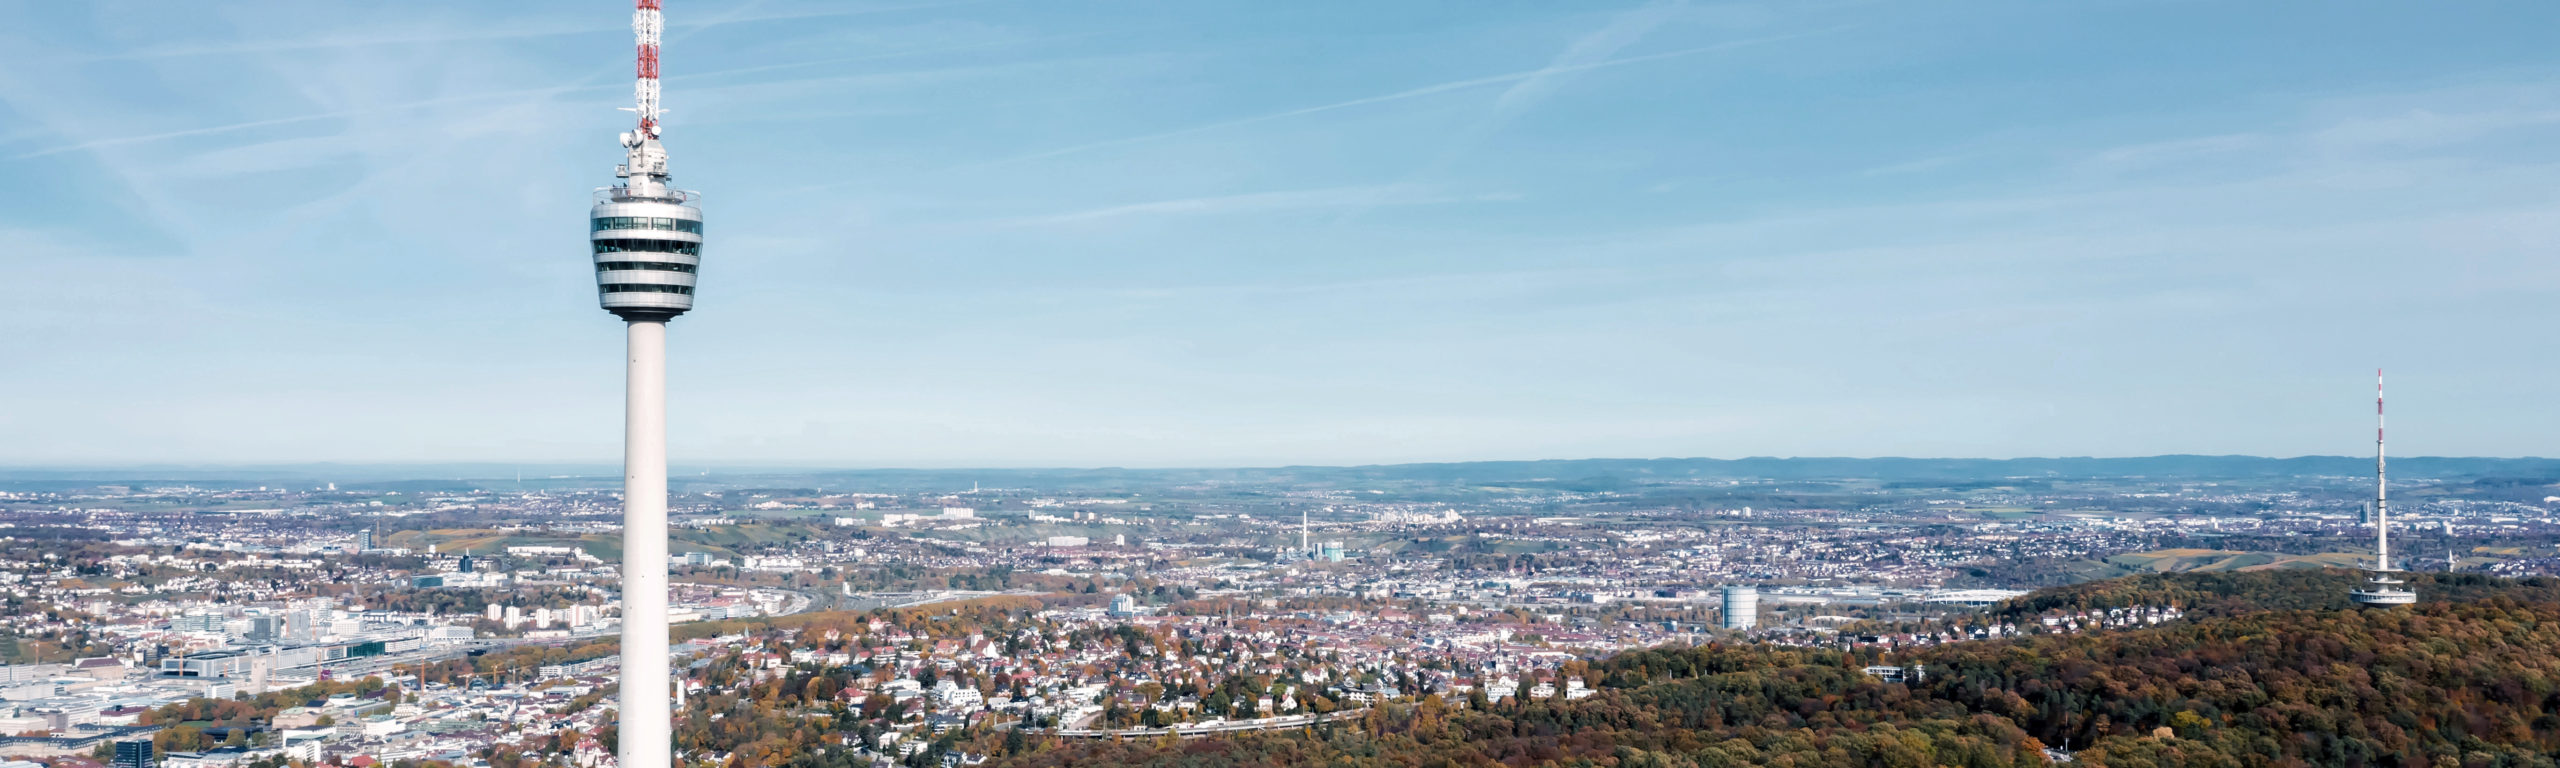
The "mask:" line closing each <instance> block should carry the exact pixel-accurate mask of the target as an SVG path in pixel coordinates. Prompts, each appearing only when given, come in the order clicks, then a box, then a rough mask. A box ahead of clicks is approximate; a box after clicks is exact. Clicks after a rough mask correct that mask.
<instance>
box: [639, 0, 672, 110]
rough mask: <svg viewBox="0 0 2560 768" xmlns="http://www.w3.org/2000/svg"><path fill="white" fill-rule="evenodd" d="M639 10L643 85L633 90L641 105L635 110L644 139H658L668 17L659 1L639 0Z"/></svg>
mask: <svg viewBox="0 0 2560 768" xmlns="http://www.w3.org/2000/svg"><path fill="white" fill-rule="evenodd" d="M637 2H638V6H639V7H638V9H637V10H634V11H632V13H631V32H632V36H633V37H636V38H638V40H639V44H640V71H639V83H638V84H636V85H634V86H633V88H632V95H633V96H634V97H635V98H636V100H637V101H638V104H637V105H636V106H634V107H633V108H632V110H631V111H633V112H638V113H640V138H643V139H654V138H657V137H658V37H659V33H661V32H664V31H666V28H667V20H666V17H665V16H664V15H662V14H660V13H659V12H658V2H659V0H637Z"/></svg>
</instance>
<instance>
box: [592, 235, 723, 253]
mask: <svg viewBox="0 0 2560 768" xmlns="http://www.w3.org/2000/svg"><path fill="white" fill-rule="evenodd" d="M591 242H593V243H594V244H595V249H596V252H597V253H681V254H684V255H687V256H699V255H701V254H702V244H701V243H688V242H685V241H682V240H636V239H635V240H624V239H619V238H617V239H611V240H595V241H591Z"/></svg>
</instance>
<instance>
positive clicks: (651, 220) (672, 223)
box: [590, 216, 702, 235]
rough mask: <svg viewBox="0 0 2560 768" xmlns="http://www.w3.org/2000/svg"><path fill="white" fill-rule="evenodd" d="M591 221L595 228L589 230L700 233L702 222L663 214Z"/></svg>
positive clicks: (598, 218) (615, 217) (601, 218)
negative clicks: (668, 216)
mask: <svg viewBox="0 0 2560 768" xmlns="http://www.w3.org/2000/svg"><path fill="white" fill-rule="evenodd" d="M592 223H593V226H594V227H595V228H594V229H592V230H590V231H594V232H602V231H605V230H608V229H662V230H666V231H669V232H688V233H692V234H696V235H699V234H702V222H699V221H695V220H693V219H671V218H667V217H664V216H598V217H595V218H594V219H593V220H592Z"/></svg>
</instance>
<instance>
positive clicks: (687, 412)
mask: <svg viewBox="0 0 2560 768" xmlns="http://www.w3.org/2000/svg"><path fill="white" fill-rule="evenodd" d="M668 5H669V8H668V10H667V14H668V17H669V21H670V25H671V28H670V30H669V32H668V42H667V45H666V54H665V57H664V59H665V73H666V77H667V79H666V86H665V87H666V96H665V102H666V104H667V106H668V108H669V110H670V112H669V115H668V119H667V129H666V141H667V144H668V146H669V149H670V153H671V155H672V158H673V167H674V169H675V171H676V175H677V180H678V181H679V182H680V183H681V184H683V185H684V186H687V187H692V188H697V189H700V190H702V191H703V192H704V193H705V194H706V195H707V199H706V204H705V208H706V212H707V217H708V218H709V220H710V236H711V244H710V246H709V247H708V248H707V249H706V251H705V253H706V256H705V261H706V267H705V269H704V271H703V278H702V279H703V285H704V288H703V292H702V294H701V295H700V296H699V297H698V309H697V310H696V312H695V313H694V314H692V315H690V316H687V317H685V318H683V319H681V320H679V321H677V323H676V325H675V327H674V330H673V333H672V339H673V341H672V345H673V355H674V366H673V371H672V373H671V377H672V378H671V391H672V396H671V400H672V416H671V423H672V437H673V442H674V445H673V451H672V453H673V456H674V458H675V459H676V460H677V461H679V462H752V463H794V464H822V465H845V466H955V465H960V466H998V465H1074V466H1090V465H1126V466H1147V465H1221V464H1270V463H1283V462H1288V463H1363V462H1393V461H1415V460H1464V459H1525V458H1572V457H1592V456H1718V457H1738V456H1752V455H1776V456H1786V455H1846V456H1877V455H1910V456H2022V455H2139V454H2154V453H2252V454H2271V455H2298V454H2314V453H2318V454H2358V453H2363V452H2365V451H2367V450H2369V446H2368V445H2367V444H2366V442H2365V441H2366V440H2368V439H2369V438H2368V437H2367V436H2368V435H2369V434H2370V433H2369V432H2368V429H2369V425H2368V424H2367V423H2366V422H2365V416H2364V413H2365V405H2364V400H2365V398H2366V397H2368V394H2367V392H2368V391H2369V388H2370V382H2369V381H2368V380H2367V379H2368V377H2369V375H2370V372H2371V370H2372V369H2373V368H2375V367H2377V366H2380V367H2387V368H2390V369H2391V370H2392V372H2393V377H2392V381H2393V382H2394V387H2393V392H2394V393H2395V394H2396V397H2395V398H2394V400H2393V403H2394V406H2395V407H2394V409H2393V412H2394V414H2395V415H2397V416H2398V417H2399V418H2398V419H2397V420H2396V421H2397V424H2398V426H2397V428H2396V429H2395V430H2393V435H2394V437H2395V438H2396V439H2395V442H2394V446H2395V448H2394V452H2395V453H2401V454H2433V455H2551V454H2554V453H2560V445H2555V442H2554V441H2555V439H2560V408H2554V407H2552V393H2553V391H2554V390H2553V382H2554V381H2556V380H2560V343H2555V341H2554V333H2553V329H2554V328H2555V327H2560V301H2555V298H2560V260H2555V259H2554V258H2553V252H2554V249H2555V246H2560V165H2555V163H2560V77H2555V75H2560V48H2555V47H2554V46H2552V45H2551V44H2550V43H2551V37H2550V30H2552V29H2554V28H2560V5H2554V4H2547V3H2509V4H2496V5H2492V4H2468V3H2384V2H2362V3H2352V2H2351V3H2222V2H2084V3H2052V2H1981V3H1962V2H1959V3H1888V2H1807V3H1797V2H1786V3H1778V2H1769V3H1744V4H1710V3H1690V4H1682V3H1667V2H1666V3H1630V2H1609V3H1602V2H1590V3H1579V2H1577V3H1548V2H1485V1H1484V0H1458V1H1451V2H1421V1H1416V2H1385V3H1381V2H1317V1H1313V0H1309V1H1304V2H1286V3H1269V2H1252V3H1247V2H1233V3H1230V2H1155V3H1141V2H1125V3H1041V2H955V3H937V2H929V1H921V0H920V1H918V2H912V3H901V2H897V1H896V0H891V2H882V3H842V2H786V1H785V0H767V1H765V2H708V1H703V0H668ZM0 14H4V15H5V16H6V17H7V18H9V19H11V20H12V21H11V23H10V24H8V25H6V26H5V27H0V242H5V243H6V244H7V245H6V248H5V249H0V264H5V265H7V268H8V269H7V272H8V274H9V275H11V277H12V279H13V282H14V285H13V286H12V288H13V290H11V291H10V292H9V294H10V297H11V300H10V301H8V302H5V303H0V329H6V331H7V332H6V333H5V334H0V360H5V361H6V362H7V365H6V366H5V368H0V370H5V371H6V376H5V378H0V403H5V405H0V435H6V436H7V439H6V440H0V463H13V464H76V463H97V462H138V461H172V462H219V463H241V462H273V461H310V460H334V461H402V462H406V461H513V460H525V461H596V462H609V461H612V460H614V459H615V458H616V457H618V456H619V445H620V437H621V436H620V416H621V410H620V409H621V370H620V362H621V359H620V354H619V352H620V344H621V331H622V329H621V324H620V323H618V322H616V321H614V320H613V319H612V318H611V317H610V316H608V315H606V314H604V313H603V312H602V311H600V310H598V309H597V308H596V306H595V296H594V292H593V287H592V284H593V277H592V272H591V271H590V270H591V267H590V265H589V257H588V256H587V254H586V253H585V250H584V238H585V229H584V226H583V218H584V216H585V206H586V205H587V192H588V190H589V189H591V188H593V187H596V186H600V185H603V184H606V183H609V182H610V181H611V177H610V173H611V170H612V167H613V164H614V163H615V162H617V161H618V160H619V152H618V149H617V147H616V146H615V145H614V143H613V141H614V140H613V136H614V134H615V133H616V132H618V131H621V130H625V129H627V122H628V119H629V116H628V114H627V113H623V112H618V111H616V109H615V108H616V107H619V106H622V105H624V104H626V103H628V101H629V84H628V78H629V74H630V68H631V65H630V63H629V62H630V55H631V51H630V33H629V30H628V27H627V24H628V16H629V11H628V8H627V6H625V5H623V4H620V3H615V2H577V3H569V2H543V3H495V2H434V3H370V2H367V3H348V2H308V3H302V2H258V3H166V2H133V3H117V2H98V3H88V2H82V3H49V2H33V1H31V0H0Z"/></svg>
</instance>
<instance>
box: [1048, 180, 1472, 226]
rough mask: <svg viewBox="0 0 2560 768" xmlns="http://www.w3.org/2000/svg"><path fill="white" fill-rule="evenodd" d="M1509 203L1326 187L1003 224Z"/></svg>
mask: <svg viewBox="0 0 2560 768" xmlns="http://www.w3.org/2000/svg"><path fill="white" fill-rule="evenodd" d="M1506 199H1511V198H1509V197H1507V196H1501V195H1476V196H1456V195H1445V194H1435V193H1432V192H1430V191H1428V190H1424V189H1421V188H1417V187H1412V186H1408V185H1378V186H1352V187H1331V188H1326V189H1301V190H1284V191H1277V192H1254V193H1248V194H1240V195H1214V196H1207V197H1187V198H1179V199H1173V200H1156V201H1152V202H1145V203H1131V204H1128V205H1114V206H1107V207H1102V208H1091V209H1086V210H1081V211H1070V212H1067V213H1059V214H1051V215H1047V216H1035V217H1031V218H1026V219H1016V220H1014V221H1012V222H1008V223H1009V225H1011V226H1046V225H1057V224H1081V223H1088V222H1094V221H1100V220H1105V219H1121V218H1131V217H1146V216H1205V215H1219V214H1236V213H1272V212H1278V211H1290V210H1308V209H1318V208H1336V207H1342V206H1348V205H1434V204H1444V203H1472V202H1495V201H1500V200H1506Z"/></svg>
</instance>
